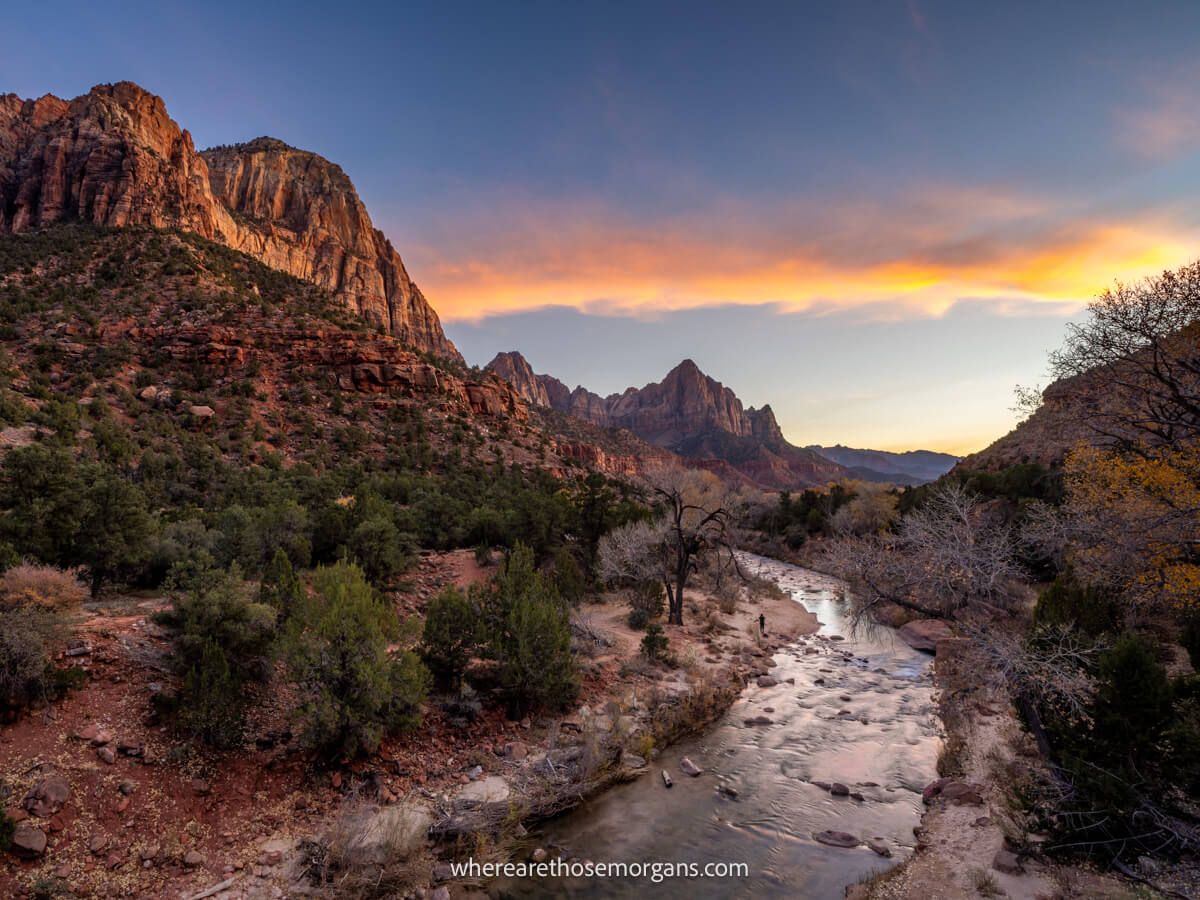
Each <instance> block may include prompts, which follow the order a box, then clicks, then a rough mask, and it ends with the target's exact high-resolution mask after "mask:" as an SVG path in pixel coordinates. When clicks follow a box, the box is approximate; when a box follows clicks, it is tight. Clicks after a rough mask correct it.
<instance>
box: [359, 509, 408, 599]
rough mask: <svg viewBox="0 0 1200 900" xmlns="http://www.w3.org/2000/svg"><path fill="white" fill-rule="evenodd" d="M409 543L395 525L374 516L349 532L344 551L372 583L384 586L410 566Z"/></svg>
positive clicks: (386, 518) (384, 517) (388, 520)
mask: <svg viewBox="0 0 1200 900" xmlns="http://www.w3.org/2000/svg"><path fill="white" fill-rule="evenodd" d="M410 543H411V542H410V541H409V540H408V539H406V538H405V537H403V536H402V535H401V533H400V530H399V529H398V528H397V527H396V523H395V522H393V521H392V520H391V519H390V518H388V517H386V516H383V515H377V516H372V517H371V518H369V519H365V520H363V521H362V522H361V523H360V524H359V525H358V526H357V527H356V528H355V529H354V530H353V531H352V532H351V533H350V540H349V541H348V542H347V548H348V549H349V551H350V554H351V555H352V556H353V557H354V559H355V561H356V562H357V563H358V564H359V566H360V567H361V568H362V570H363V572H364V573H365V574H366V576H367V578H368V579H370V581H371V582H372V583H373V584H378V585H385V584H387V583H388V582H390V581H391V580H392V579H393V578H395V577H396V576H397V575H399V574H400V573H401V572H403V571H404V570H406V569H407V568H408V567H409V566H410V565H411V564H412V556H411V555H410V553H409V545H410Z"/></svg>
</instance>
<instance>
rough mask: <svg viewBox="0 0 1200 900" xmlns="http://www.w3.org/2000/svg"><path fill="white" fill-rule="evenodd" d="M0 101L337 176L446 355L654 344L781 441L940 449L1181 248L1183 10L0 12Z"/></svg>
mask: <svg viewBox="0 0 1200 900" xmlns="http://www.w3.org/2000/svg"><path fill="white" fill-rule="evenodd" d="M5 19H6V22H5V29H4V32H3V34H0V91H11V92H14V93H17V94H19V95H21V96H25V97H30V96H39V95H41V94H43V93H47V92H50V93H55V94H58V95H59V96H65V97H70V96H74V95H76V94H79V93H82V92H84V91H86V90H87V89H88V88H89V87H91V86H92V85H93V84H95V83H98V82H102V81H115V80H120V79H130V80H134V81H137V82H139V83H140V84H142V85H143V86H144V87H146V88H148V89H150V90H152V91H154V92H156V93H158V94H161V95H162V96H163V97H164V99H165V100H166V102H167V107H168V109H169V111H170V112H171V114H172V116H173V117H174V118H175V119H176V120H177V121H179V122H180V123H181V124H182V125H183V126H184V127H187V128H188V129H190V130H191V131H192V134H193V136H194V138H195V140H196V143H197V145H198V146H201V147H203V146H207V145H210V144H215V143H228V142H233V141H238V140H245V139H249V138H252V137H255V136H257V135H260V134H271V135H274V136H276V137H279V138H282V139H284V140H286V141H288V142H289V143H292V144H295V145H297V146H301V147H304V148H306V149H311V150H315V151H317V152H319V153H321V154H323V155H325V156H327V157H329V158H330V159H333V160H334V161H336V162H338V163H339V164H341V165H342V167H343V168H344V169H346V171H347V172H348V173H349V174H350V176H351V177H352V178H353V179H354V181H355V183H356V184H357V185H358V187H359V190H360V192H361V193H362V194H363V196H364V198H365V199H366V201H367V204H368V206H369V208H370V210H371V212H372V215H373V217H374V219H375V222H376V224H377V225H378V226H379V227H381V228H382V229H383V230H384V231H385V232H387V234H388V235H389V236H390V237H391V238H392V239H393V241H394V242H395V244H396V246H397V247H398V249H399V250H400V252H401V254H402V255H403V256H404V258H405V261H406V263H407V265H408V267H409V269H410V271H411V273H412V274H413V276H414V277H415V278H416V279H417V281H418V282H419V283H420V284H421V285H422V287H423V289H424V290H425V293H426V294H427V296H428V297H429V298H430V300H431V301H432V302H433V304H434V306H435V307H436V308H437V309H438V310H439V312H440V313H441V314H442V316H443V319H444V321H445V322H446V325H447V329H448V331H449V333H450V335H451V337H452V338H454V339H455V340H456V341H457V342H458V343H459V345H460V347H461V348H462V349H463V351H464V353H465V354H466V356H467V357H468V359H469V360H471V361H472V362H477V363H484V362H486V361H487V360H488V359H490V357H491V356H492V355H493V354H494V353H495V352H497V351H499V350H507V349H520V350H522V351H523V352H524V353H525V354H526V355H527V356H528V357H529V358H530V360H531V361H532V362H533V364H534V366H535V368H537V369H538V370H540V371H550V372H552V373H554V374H556V375H557V376H558V377H560V378H562V379H563V380H564V381H566V382H568V383H570V384H572V385H573V384H575V383H580V382H582V383H584V384H586V385H588V386H589V387H591V388H592V389H594V390H597V391H600V392H609V391H616V390H621V389H623V388H624V387H626V386H628V385H630V384H642V383H644V382H645V381H648V380H651V379H657V378H658V377H660V376H661V375H662V374H663V373H665V371H666V370H667V369H668V368H670V367H671V366H672V365H673V364H674V363H676V362H678V361H679V360H680V359H682V358H683V357H685V356H690V357H692V358H693V359H695V360H696V361H697V363H699V364H700V366H701V367H702V368H704V369H705V370H706V371H708V372H710V374H712V375H714V376H715V377H717V378H719V379H720V380H722V381H723V382H725V383H726V384H729V385H730V386H732V387H733V388H734V389H735V390H737V391H738V393H739V394H740V395H741V396H742V397H743V399H744V400H745V401H747V402H748V403H754V404H761V403H764V402H769V403H771V405H772V406H773V407H774V409H775V410H776V413H777V415H778V416H779V418H780V421H781V423H782V425H783V427H784V430H785V433H786V434H787V435H788V436H789V438H791V439H792V440H793V441H794V442H796V443H811V442H820V443H834V442H839V441H840V442H843V443H849V444H855V445H869V446H879V447H887V448H905V447H916V446H929V447H933V448H936V449H950V450H958V451H965V450H970V449H973V448H976V447H978V446H981V445H983V444H985V443H987V442H988V441H989V440H990V439H991V438H993V437H995V436H998V435H999V434H1001V433H1003V432H1004V431H1006V430H1008V428H1009V427H1011V425H1012V424H1013V416H1012V414H1011V413H1010V412H1009V407H1010V406H1011V404H1012V388H1013V385H1014V384H1016V383H1018V382H1021V383H1025V384H1030V383H1037V382H1038V381H1039V380H1040V378H1041V373H1042V370H1043V368H1044V363H1043V361H1044V358H1045V352H1046V350H1047V349H1049V348H1050V347H1052V346H1054V345H1055V344H1056V343H1057V342H1058V340H1059V339H1060V337H1061V335H1062V332H1063V326H1064V323H1065V322H1066V321H1067V319H1068V317H1069V316H1071V315H1073V314H1077V313H1078V310H1079V309H1080V307H1081V304H1082V303H1083V302H1084V301H1086V299H1087V298H1088V297H1090V296H1092V295H1093V294H1094V293H1095V292H1096V291H1097V290H1100V289H1102V288H1103V287H1104V286H1105V285H1107V284H1110V283H1111V282H1112V280H1113V279H1115V278H1123V279H1132V278H1136V277H1139V276H1141V275H1144V274H1149V273H1151V272H1154V271H1156V270H1158V269H1161V268H1163V267H1167V266H1174V265H1178V264H1181V263H1183V262H1187V261H1190V260H1191V259H1192V257H1193V256H1194V255H1195V251H1194V247H1195V246H1196V239H1197V236H1198V232H1200V221H1198V218H1200V206H1198V204H1197V202H1196V200H1197V196H1196V194H1197V186H1198V185H1197V179H1198V175H1200V170H1198V168H1197V161H1198V159H1197V151H1198V150H1200V90H1198V86H1200V55H1198V54H1197V50H1198V49H1200V5H1197V4H1194V3H1151V4H1138V5H1133V4H1128V3H1106V2H1089V3H1055V4H1046V3H1004V4H996V3H964V2H954V3H937V2H929V0H909V2H903V0H898V2H875V3H839V4H825V3H821V4H817V3H812V4H802V3H755V2H742V3H738V4H736V5H735V4H702V3H695V2H693V3H677V4H656V3H636V4H633V3H630V4H622V3H603V4H601V3H596V4H582V3H561V2H559V3H532V2H529V3H518V2H514V3H478V4H473V3H441V4H405V3H387V4H383V3H378V4H376V3H344V4H341V5H339V6H336V7H331V6H329V5H328V4H315V3H303V2H300V3H296V2H293V3H286V4H285V3H274V2H259V3H254V4H232V3H224V2H220V0H210V2H208V3H205V4H202V5H198V4H170V3H154V4H150V3H105V4H94V3H83V2H79V3H58V2H46V3H42V4H38V5H34V4H20V5H17V6H15V7H14V8H12V9H9V10H7V11H6V14H5Z"/></svg>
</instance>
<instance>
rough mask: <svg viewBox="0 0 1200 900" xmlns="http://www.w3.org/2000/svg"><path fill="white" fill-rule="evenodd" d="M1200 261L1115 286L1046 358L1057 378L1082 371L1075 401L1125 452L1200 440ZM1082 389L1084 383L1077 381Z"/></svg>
mask: <svg viewBox="0 0 1200 900" xmlns="http://www.w3.org/2000/svg"><path fill="white" fill-rule="evenodd" d="M1198 332H1200V263H1193V264H1192V265H1189V266H1185V267H1184V268H1182V269H1179V270H1177V271H1175V272H1164V273H1163V274H1162V275H1159V276H1157V277H1155V278H1148V279H1145V280H1144V281H1141V282H1139V283H1137V284H1134V285H1125V284H1117V285H1116V286H1115V287H1113V288H1112V289H1110V290H1107V291H1105V292H1104V293H1103V294H1102V295H1100V297H1098V298H1097V299H1096V300H1094V301H1093V302H1092V303H1091V304H1089V306H1088V315H1087V318H1086V319H1085V320H1084V321H1083V322H1082V323H1080V324H1073V325H1071V326H1070V329H1069V332H1068V336H1067V340H1066V343H1065V345H1064V346H1063V348H1062V349H1061V350H1059V351H1057V352H1056V353H1054V354H1053V355H1052V356H1051V371H1052V373H1053V374H1054V375H1055V376H1056V377H1057V378H1072V377H1075V376H1085V379H1086V380H1085V379H1083V378H1081V379H1080V380H1081V382H1085V383H1086V388H1087V393H1088V397H1089V399H1088V401H1087V402H1085V403H1082V404H1078V405H1077V406H1078V407H1080V410H1079V411H1080V413H1081V415H1083V416H1085V417H1086V423H1087V424H1088V426H1089V427H1091V428H1092V429H1093V430H1094V431H1096V432H1097V433H1098V434H1100V435H1101V436H1102V437H1104V438H1106V439H1107V440H1109V441H1112V442H1114V443H1116V444H1117V445H1118V446H1119V447H1122V448H1123V449H1129V450H1136V451H1139V452H1141V451H1144V450H1145V449H1147V448H1154V447H1162V446H1167V447H1180V446H1183V445H1185V444H1187V443H1190V442H1192V441H1195V440H1196V439H1197V438H1198V437H1200V341H1198V340H1197V337H1198ZM1081 386H1082V385H1081Z"/></svg>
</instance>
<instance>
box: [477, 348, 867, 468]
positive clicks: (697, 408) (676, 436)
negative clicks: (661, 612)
mask: <svg viewBox="0 0 1200 900" xmlns="http://www.w3.org/2000/svg"><path fill="white" fill-rule="evenodd" d="M487 368H488V369H489V370H490V371H492V372H494V373H495V374H497V375H499V376H500V377H501V378H504V379H505V380H506V381H508V382H509V383H510V384H512V385H513V386H514V388H515V389H516V391H517V392H518V393H519V394H520V395H521V396H522V397H524V398H525V399H526V400H527V401H528V402H530V403H531V404H533V405H537V406H547V407H550V408H552V409H555V410H557V411H559V412H562V413H566V414H567V415H569V416H573V417H575V418H577V419H582V420H583V421H585V422H590V423H592V424H593V425H597V426H600V427H604V428H623V429H626V430H628V431H630V432H632V433H633V434H635V435H637V436H638V437H640V438H642V439H643V440H645V441H648V442H649V443H651V444H653V445H655V446H658V447H662V448H664V449H667V450H670V451H671V452H673V453H678V454H679V455H681V456H683V457H686V458H687V459H688V460H689V461H690V462H691V463H692V464H694V465H699V466H701V467H703V468H708V469H710V470H712V471H714V472H717V473H718V474H721V475H722V476H723V477H729V476H733V477H735V478H737V477H745V478H749V479H750V480H751V481H753V482H755V483H757V484H758V485H760V486H762V487H768V488H776V489H789V490H790V489H793V488H797V487H806V486H809V485H814V484H824V483H826V482H828V481H831V480H834V479H836V478H839V477H843V476H845V475H846V474H847V473H846V470H845V469H844V468H842V467H841V466H840V465H838V464H837V463H835V462H831V461H830V460H827V459H825V458H824V457H822V456H820V455H818V454H816V453H814V452H812V451H811V450H806V449H802V448H800V447H794V446H792V445H791V444H789V443H788V442H787V440H786V439H785V438H784V436H783V432H782V430H781V429H780V428H779V423H778V422H777V421H776V419H775V413H774V412H773V411H772V410H771V407H770V406H763V407H762V408H761V409H755V408H753V407H750V408H745V407H743V406H742V402H741V400H739V399H738V396H737V395H736V394H735V393H734V392H733V391H732V390H730V389H729V388H727V387H725V386H724V385H723V384H721V382H719V381H717V380H716V379H714V378H710V377H709V376H707V375H705V374H704V373H703V372H702V371H701V370H700V367H699V366H697V365H696V364H695V363H694V362H693V361H692V360H690V359H685V360H684V361H683V362H681V363H680V364H679V365H678V366H676V367H675V368H674V369H672V370H671V371H670V372H668V373H667V376H666V377H665V378H663V380H662V381H661V382H657V383H653V384H648V385H646V386H645V387H642V388H632V387H631V388H628V389H627V390H625V391H624V392H623V393H620V394H612V395H610V396H608V397H601V396H600V395H598V394H595V393H593V392H591V391H589V390H587V389H585V388H583V387H577V388H575V390H573V391H571V392H570V393H567V391H566V386H565V385H563V383H562V382H561V381H559V380H558V379H557V378H554V377H552V376H549V375H539V374H537V373H535V372H534V371H533V369H532V367H531V366H530V365H529V363H528V361H527V360H526V359H525V358H524V357H523V356H521V354H520V353H516V352H511V353H501V354H499V355H498V356H497V357H496V358H495V359H493V360H492V361H491V362H490V363H489V364H488V366H487Z"/></svg>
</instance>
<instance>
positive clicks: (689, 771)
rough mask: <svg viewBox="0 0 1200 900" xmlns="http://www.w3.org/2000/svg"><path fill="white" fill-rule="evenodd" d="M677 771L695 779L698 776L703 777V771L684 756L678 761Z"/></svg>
mask: <svg viewBox="0 0 1200 900" xmlns="http://www.w3.org/2000/svg"><path fill="white" fill-rule="evenodd" d="M679 771H680V772H682V773H683V774H684V775H691V776H692V777H693V778H695V777H696V776H698V775H703V774H704V770H703V769H702V768H700V767H699V766H698V765H696V764H695V763H694V762H692V761H691V760H690V759H688V758H687V757H686V756H685V757H684V758H683V759H681V760H679Z"/></svg>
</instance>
